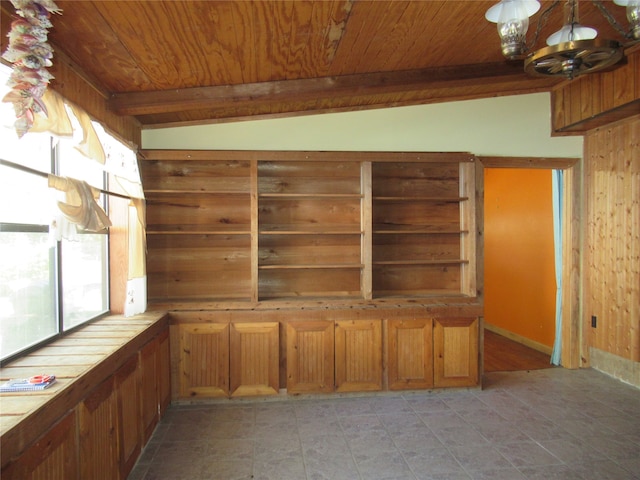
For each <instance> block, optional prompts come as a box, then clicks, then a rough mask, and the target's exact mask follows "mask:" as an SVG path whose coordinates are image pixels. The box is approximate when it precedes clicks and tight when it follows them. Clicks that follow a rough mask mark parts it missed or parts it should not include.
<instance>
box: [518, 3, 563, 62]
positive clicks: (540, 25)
mask: <svg viewBox="0 0 640 480" xmlns="http://www.w3.org/2000/svg"><path fill="white" fill-rule="evenodd" d="M559 4H560V0H555V1H554V2H553V3H552V4H551V5H550V6H549V7H548V8H547V9H546V10H545V11H544V12H542V13H541V14H540V18H539V19H538V25H537V26H536V33H535V35H534V37H533V40H532V42H531V43H530V44H529V45H528V46H526V45H525V49H526V51H528V52H530V51H532V50H533V49H534V48H535V46H536V45H537V43H538V37H539V36H540V32H541V31H542V29H543V28H544V26H545V25H546V24H547V21H548V20H549V15H551V12H552V11H553V10H555V8H556V7H557V6H558V5H559Z"/></svg>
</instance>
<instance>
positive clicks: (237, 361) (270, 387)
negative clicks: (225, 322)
mask: <svg viewBox="0 0 640 480" xmlns="http://www.w3.org/2000/svg"><path fill="white" fill-rule="evenodd" d="M279 328H280V327H279V324H278V322H261V323H257V322H256V323H253V322H251V323H250V322H247V323H241V322H237V323H232V324H231V330H230V357H231V358H230V371H231V395H232V396H251V395H276V394H277V393H278V390H279V388H280V368H279V359H280V351H279V338H280V335H279Z"/></svg>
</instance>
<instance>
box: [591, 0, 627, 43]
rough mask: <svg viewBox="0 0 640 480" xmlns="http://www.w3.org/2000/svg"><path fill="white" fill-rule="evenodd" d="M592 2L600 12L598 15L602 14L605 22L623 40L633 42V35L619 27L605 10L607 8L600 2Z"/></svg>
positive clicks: (597, 0) (598, 0) (594, 0)
mask: <svg viewBox="0 0 640 480" xmlns="http://www.w3.org/2000/svg"><path fill="white" fill-rule="evenodd" d="M592 2H593V4H594V5H595V6H596V7H598V10H600V13H602V15H603V16H604V18H606V19H607V21H608V22H609V23H610V24H611V26H612V27H613V28H615V29H616V30H617V31H618V33H620V35H622V36H623V37H624V38H627V39H631V40H633V33H632V32H628V31H626V30H625V29H624V28H623V27H622V25H620V23H619V22H618V21H617V20H616V19H615V17H614V16H613V15H612V14H611V13H610V12H609V10H607V7H605V6H604V4H603V3H602V2H601V1H600V0H592Z"/></svg>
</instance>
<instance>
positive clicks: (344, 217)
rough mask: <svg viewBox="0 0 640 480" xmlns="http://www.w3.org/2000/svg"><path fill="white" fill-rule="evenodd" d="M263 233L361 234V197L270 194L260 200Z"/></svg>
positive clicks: (259, 209) (260, 220)
mask: <svg viewBox="0 0 640 480" xmlns="http://www.w3.org/2000/svg"><path fill="white" fill-rule="evenodd" d="M258 226H259V229H260V231H261V232H264V231H274V232H291V233H305V232H313V233H317V234H325V233H326V234H332V233H336V232H339V233H342V232H344V233H358V232H360V230H361V227H360V199H359V198H349V197H295V198H290V197H275V198H274V197H267V198H260V200H259V202H258Z"/></svg>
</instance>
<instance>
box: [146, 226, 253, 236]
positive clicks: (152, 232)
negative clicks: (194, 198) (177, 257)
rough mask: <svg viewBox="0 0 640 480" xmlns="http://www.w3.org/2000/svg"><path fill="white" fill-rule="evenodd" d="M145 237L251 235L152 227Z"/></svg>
mask: <svg viewBox="0 0 640 480" xmlns="http://www.w3.org/2000/svg"><path fill="white" fill-rule="evenodd" d="M147 235H251V230H244V229H243V230H234V229H229V230H206V229H203V228H196V229H193V230H191V229H184V230H169V229H158V228H154V227H153V226H152V227H150V228H149V229H148V230H147Z"/></svg>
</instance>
